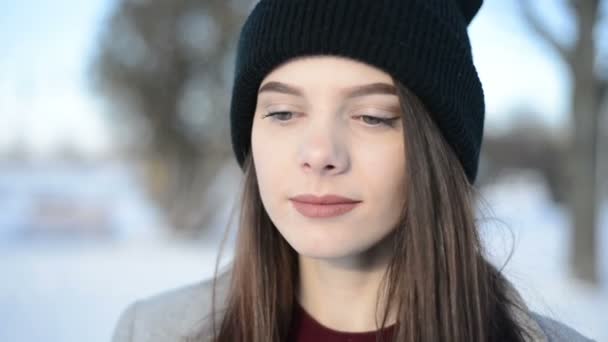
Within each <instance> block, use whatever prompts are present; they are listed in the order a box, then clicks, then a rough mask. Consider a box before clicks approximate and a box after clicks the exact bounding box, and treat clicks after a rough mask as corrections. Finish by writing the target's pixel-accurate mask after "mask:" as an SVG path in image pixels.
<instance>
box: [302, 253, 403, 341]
mask: <svg viewBox="0 0 608 342" xmlns="http://www.w3.org/2000/svg"><path fill="white" fill-rule="evenodd" d="M387 259H388V258H387V256H385V255H377V254H376V255H374V256H370V254H369V253H368V254H367V255H365V256H361V255H359V256H357V257H349V258H342V259H339V260H338V259H332V260H329V259H318V258H310V257H306V256H302V255H300V256H299V258H298V261H299V270H300V277H299V284H298V285H299V286H298V291H297V297H298V302H299V303H300V305H301V306H302V307H303V308H304V309H305V310H306V311H307V312H308V313H309V314H310V315H311V316H312V317H314V318H315V320H317V321H318V322H319V323H321V324H322V325H324V326H326V327H328V328H331V329H334V330H338V331H346V332H363V331H372V330H377V329H378V328H379V325H380V324H381V322H382V315H383V313H384V307H385V303H381V304H380V305H379V306H378V311H377V312H376V301H377V299H378V298H379V297H378V294H379V293H378V291H379V289H380V286H381V280H382V276H383V274H384V272H385V270H386V265H387ZM394 316H395V315H394V312H391V314H390V315H389V317H388V318H387V322H386V324H385V325H386V326H388V325H391V324H393V323H394V322H395V319H394Z"/></svg>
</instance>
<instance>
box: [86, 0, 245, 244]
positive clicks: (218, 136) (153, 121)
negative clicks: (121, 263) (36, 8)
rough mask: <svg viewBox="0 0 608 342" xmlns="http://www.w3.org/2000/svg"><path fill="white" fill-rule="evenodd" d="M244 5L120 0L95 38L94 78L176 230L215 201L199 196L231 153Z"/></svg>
mask: <svg viewBox="0 0 608 342" xmlns="http://www.w3.org/2000/svg"><path fill="white" fill-rule="evenodd" d="M250 2H251V1H247V0H231V1H227V0H206V1H197V0H172V1H140V0H122V1H119V2H118V4H117V5H116V7H115V10H114V11H113V13H112V14H111V16H110V17H109V19H108V22H107V26H106V27H105V30H104V31H103V32H102V34H101V36H100V41H99V54H98V56H96V58H95V61H94V63H93V69H92V70H93V79H94V84H95V85H96V87H97V88H98V89H99V91H100V92H101V93H103V94H104V95H105V96H106V99H107V100H108V101H107V102H108V104H109V107H111V108H112V110H111V111H112V113H111V114H112V115H113V120H112V121H113V122H114V123H115V127H116V128H117V129H122V132H123V133H124V135H122V136H121V137H123V138H128V139H129V140H131V141H136V142H138V144H137V146H138V147H139V148H140V149H141V150H143V152H142V154H143V156H144V157H143V159H144V164H145V170H147V172H146V173H145V179H146V181H147V184H148V185H149V186H148V188H149V189H150V190H151V191H150V193H151V195H152V196H153V197H154V199H155V200H156V201H157V203H158V204H159V205H160V207H161V208H162V209H163V210H164V212H165V214H166V216H167V217H168V221H169V222H170V223H171V225H172V226H173V227H175V228H176V229H177V230H181V231H187V232H196V231H197V230H198V229H199V228H200V227H203V226H204V222H205V221H206V220H208V216H209V215H212V214H213V213H214V212H215V211H216V210H217V209H218V207H219V206H220V204H221V203H218V202H219V201H209V200H206V198H205V193H206V190H207V189H208V188H209V186H210V185H211V184H210V182H212V181H213V180H214V179H215V176H216V174H217V172H219V170H221V168H222V167H223V164H224V163H226V162H228V161H230V160H231V156H232V154H231V150H230V146H231V145H230V140H229V134H228V132H229V128H228V127H229V119H228V104H229V95H230V89H229V86H230V84H231V72H232V70H231V67H232V63H233V62H232V60H233V55H234V47H235V45H236V44H235V40H236V38H237V34H238V30H239V29H240V26H241V24H242V21H243V20H244V17H245V15H246V12H247V10H248V9H249V8H250V6H249V4H250Z"/></svg>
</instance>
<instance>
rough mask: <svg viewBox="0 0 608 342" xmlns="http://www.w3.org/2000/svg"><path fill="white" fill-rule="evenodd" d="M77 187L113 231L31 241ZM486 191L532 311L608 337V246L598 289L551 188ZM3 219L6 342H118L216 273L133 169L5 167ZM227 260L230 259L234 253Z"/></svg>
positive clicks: (212, 246) (491, 238)
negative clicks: (582, 278) (123, 315)
mask: <svg viewBox="0 0 608 342" xmlns="http://www.w3.org/2000/svg"><path fill="white" fill-rule="evenodd" d="M66 192H67V193H69V194H68V195H66V196H67V197H69V198H72V199H74V198H77V199H80V201H84V202H87V201H88V202H91V203H100V202H99V201H98V200H99V199H102V200H103V201H102V202H103V203H106V204H107V205H109V207H108V210H106V211H104V212H106V213H109V214H108V215H109V216H110V218H109V219H107V220H105V221H103V222H105V224H106V225H108V227H106V228H107V230H108V231H109V232H110V233H109V234H108V235H107V236H103V235H102V236H96V237H87V236H86V235H85V236H75V237H74V236H69V235H68V236H66V235H65V234H63V235H61V234H59V235H53V234H46V235H45V234H44V233H42V234H40V233H38V234H29V235H27V234H22V233H23V231H28V229H31V227H32V224H33V223H32V220H31V218H30V216H31V213H32V211H31V207H32V206H33V203H35V202H36V200H37V198H39V197H40V193H52V194H55V195H57V196H59V197H61V196H64V195H65V193H66ZM61 194H64V195H61ZM483 194H484V198H485V199H486V200H487V202H488V203H489V204H490V205H491V208H492V209H493V212H491V213H487V212H486V213H485V215H484V216H490V217H494V218H496V219H495V220H486V224H485V225H484V229H483V234H484V237H485V241H486V243H487V247H488V250H489V251H490V252H491V254H492V256H491V259H492V260H493V261H494V262H495V263H497V264H502V263H503V262H504V261H505V258H506V255H507V254H508V252H509V248H510V247H511V243H512V242H514V243H515V251H514V255H513V257H512V259H511V260H510V262H509V263H508V265H507V266H506V268H505V272H506V274H507V276H508V277H509V278H510V279H511V280H512V281H513V282H514V283H515V285H516V287H517V288H518V289H519V290H520V291H521V293H522V295H523V296H524V299H526V301H527V302H528V303H529V305H530V306H531V307H532V308H533V309H534V310H536V311H538V312H541V313H543V314H547V315H549V316H551V317H554V318H557V319H559V320H561V321H563V322H565V323H567V324H570V325H572V326H573V327H575V328H577V329H578V330H579V331H581V332H582V333H584V334H586V335H587V336H589V337H593V338H595V339H596V340H597V341H608V321H607V319H606V317H607V315H606V314H605V313H604V312H603V310H604V308H605V307H606V305H607V304H608V284H607V283H608V265H607V263H608V249H607V248H605V247H604V248H603V249H602V248H600V250H601V253H602V255H601V260H602V264H601V266H602V272H603V273H602V276H603V280H604V285H603V286H602V287H601V288H599V289H592V288H589V287H587V286H585V285H584V284H580V283H578V282H576V281H574V280H572V279H571V278H570V276H569V274H568V273H567V271H566V270H565V269H564V267H563V265H565V264H566V256H567V255H566V252H567V249H566V247H567V239H568V235H567V229H566V223H565V222H566V221H567V217H566V216H565V215H564V212H563V210H561V209H560V208H557V207H555V206H553V205H552V204H551V203H549V202H548V201H547V196H546V191H545V189H544V188H543V187H542V183H539V182H537V181H536V180H535V179H534V177H520V178H511V179H505V180H503V182H502V183H500V184H497V185H495V186H492V187H488V188H486V189H484V191H483ZM57 196H54V197H57ZM46 197H48V196H46ZM51 197H53V196H51ZM602 208H603V209H602V215H603V216H602V230H601V235H600V240H601V241H602V246H608V202H604V205H603V207H602ZM0 212H2V213H3V215H2V217H1V218H0V274H2V278H1V280H0V341H16V342H20V341H24V342H26V341H27V342H29V341H39V340H44V341H61V342H71V341H74V342H76V341H92V342H95V341H108V340H109V339H110V336H111V333H112V330H113V328H114V325H115V323H116V320H117V319H118V315H119V314H120V312H121V311H122V310H123V309H124V308H125V307H126V306H127V305H128V304H129V303H130V302H132V301H133V300H135V299H138V298H142V297H146V296H149V295H152V294H156V293H159V292H162V291H165V290H168V289H170V288H174V287H177V286H182V285H186V284H190V283H192V282H197V281H200V280H202V279H205V278H208V277H209V276H211V274H212V272H213V268H214V263H215V258H216V253H217V246H218V241H219V240H218V238H219V235H217V234H216V235H212V236H214V237H213V238H212V239H210V240H209V241H207V242H206V243H205V244H203V243H194V242H190V243H186V242H179V241H175V240H172V239H171V238H168V236H166V235H165V234H164V233H163V232H164V231H163V229H162V228H161V227H162V226H163V224H162V222H159V220H158V215H157V214H156V213H155V211H154V209H153V207H152V206H151V205H150V203H148V202H147V200H146V199H145V196H143V195H142V193H141V191H140V189H139V187H138V185H137V180H136V179H134V178H133V176H132V174H130V173H129V172H128V171H127V170H126V169H125V168H124V167H123V166H117V165H112V166H108V167H102V168H95V169H87V170H82V169H74V168H65V167H54V168H47V169H44V170H43V171H41V170H40V169H31V170H30V169H26V168H11V167H8V168H7V167H2V168H0ZM35 223H36V222H35ZM42 223H44V222H42ZM72 223H73V222H72ZM36 224H41V223H40V222H37V223H36ZM218 229H221V227H220V228H218ZM38 231H39V230H38ZM511 232H513V234H514V237H515V240H512V237H511V235H510V234H511ZM226 253H227V254H226V256H225V257H224V258H223V262H224V263H225V262H227V261H228V260H229V257H230V255H231V250H230V249H229V250H228V251H227V252H226Z"/></svg>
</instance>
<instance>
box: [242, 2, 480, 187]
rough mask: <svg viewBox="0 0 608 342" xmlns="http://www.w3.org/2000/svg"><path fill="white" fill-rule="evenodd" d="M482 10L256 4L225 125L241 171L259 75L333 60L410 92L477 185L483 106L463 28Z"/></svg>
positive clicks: (467, 5) (438, 5) (444, 5)
mask: <svg viewBox="0 0 608 342" xmlns="http://www.w3.org/2000/svg"><path fill="white" fill-rule="evenodd" d="M480 6H481V0H459V1H457V0H373V1H372V0H261V1H260V2H259V3H258V4H257V5H256V6H255V7H254V9H253V11H252V12H251V14H250V15H249V17H248V18H247V20H246V22H245V24H244V25H243V27H242V30H241V35H240V38H239V42H238V47H237V57H236V64H235V78H234V83H233V92H232V99H231V108H230V119H231V138H232V146H233V150H234V153H235V155H236V158H237V161H238V163H239V165H240V166H241V167H243V162H244V159H245V156H246V155H247V154H248V153H249V152H250V140H251V128H252V123H253V121H252V120H253V114H254V111H255V107H256V101H257V90H258V88H259V86H260V84H261V82H262V80H263V79H264V77H265V76H266V75H267V74H268V73H269V72H271V71H272V70H273V69H275V68H276V67H278V66H279V65H281V64H282V63H284V62H286V61H288V60H290V59H291V58H294V57H298V56H306V55H309V56H310V55H336V56H343V57H348V58H352V59H356V60H358V61H362V62H365V63H367V64H370V65H373V66H375V67H378V68H380V69H382V70H384V71H386V72H387V73H389V74H391V75H392V76H393V77H395V78H396V79H398V80H399V81H400V82H402V83H403V84H404V85H405V86H407V87H408V88H409V89H410V90H412V91H413V92H414V94H416V95H417V96H418V97H419V98H420V99H421V100H422V102H423V104H424V105H425V106H426V107H427V109H428V110H429V111H430V112H431V113H432V115H433V119H434V120H435V122H436V123H437V125H438V127H439V129H440V130H441V132H442V134H443V136H444V137H445V139H446V140H447V142H448V143H449V144H450V145H451V146H452V148H453V150H454V152H455V153H456V155H457V156H458V158H459V160H460V161H461V163H462V165H463V168H464V170H465V172H466V174H467V177H468V179H469V182H470V183H474V181H475V178H476V176H477V167H478V163H479V151H480V148H481V142H482V134H483V126H484V113H485V104H484V94H483V90H482V85H481V82H480V80H479V78H478V75H477V71H476V69H475V66H474V64H473V60H472V56H471V46H470V42H469V37H468V34H467V25H468V24H469V23H470V21H471V20H472V18H473V17H474V15H475V14H476V13H477V11H478V10H479V7H480Z"/></svg>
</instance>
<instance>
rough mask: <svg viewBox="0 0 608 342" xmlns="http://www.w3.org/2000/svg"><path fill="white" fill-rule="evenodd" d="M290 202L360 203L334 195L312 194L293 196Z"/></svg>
mask: <svg viewBox="0 0 608 342" xmlns="http://www.w3.org/2000/svg"><path fill="white" fill-rule="evenodd" d="M291 200H293V201H297V202H304V203H313V204H336V203H357V202H361V201H358V200H354V199H352V198H348V197H344V196H339V195H334V194H327V195H323V196H316V195H313V194H303V195H298V196H294V197H292V198H291Z"/></svg>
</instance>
